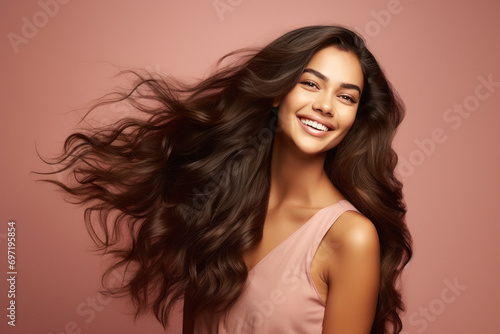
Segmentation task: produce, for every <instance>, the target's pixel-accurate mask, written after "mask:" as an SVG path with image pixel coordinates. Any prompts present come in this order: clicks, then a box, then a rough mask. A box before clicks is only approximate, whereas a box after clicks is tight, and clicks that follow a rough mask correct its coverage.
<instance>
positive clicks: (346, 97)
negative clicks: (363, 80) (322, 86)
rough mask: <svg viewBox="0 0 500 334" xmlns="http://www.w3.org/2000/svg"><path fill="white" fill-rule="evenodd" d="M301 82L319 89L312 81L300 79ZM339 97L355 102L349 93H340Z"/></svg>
mask: <svg viewBox="0 0 500 334" xmlns="http://www.w3.org/2000/svg"><path fill="white" fill-rule="evenodd" d="M301 84H303V85H306V86H308V87H311V88H318V89H319V87H318V85H316V83H315V82H313V81H302V82H301ZM340 97H342V98H343V99H344V100H348V101H350V102H351V103H356V102H357V101H356V100H355V99H353V98H352V97H350V96H349V95H340Z"/></svg>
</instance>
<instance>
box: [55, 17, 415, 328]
mask: <svg viewBox="0 0 500 334" xmlns="http://www.w3.org/2000/svg"><path fill="white" fill-rule="evenodd" d="M237 55H241V57H239V58H237V60H235V61H234V62H232V63H231V64H230V65H227V66H226V67H223V68H220V69H219V70H217V71H216V72H215V73H213V74H212V75H210V76H209V77H208V78H207V79H205V80H202V81H200V82H199V83H197V84H195V85H184V84H181V83H179V81H176V80H173V79H171V78H167V77H163V76H160V75H158V74H148V75H146V76H144V75H140V74H139V73H132V74H133V75H135V79H134V80H135V82H134V86H133V88H132V89H131V90H130V91H125V92H119V93H118V95H117V96H115V97H114V98H111V99H103V100H102V101H100V102H98V103H97V104H96V107H97V106H99V107H102V106H106V105H108V106H109V105H111V104H112V103H114V102H119V101H123V100H126V101H128V102H129V103H130V105H132V106H134V107H135V108H136V109H137V110H138V111H140V112H142V113H144V115H145V116H147V117H138V118H126V119H123V120H121V121H120V122H119V123H118V124H116V125H112V126H109V127H107V128H104V129H89V130H88V131H87V132H85V133H75V134H73V135H71V136H70V137H69V138H68V139H67V140H66V143H65V152H64V154H63V155H62V156H61V157H60V159H57V161H56V163H61V164H63V166H64V167H63V169H62V171H64V170H70V171H72V172H73V174H72V175H73V176H74V180H73V181H72V182H71V181H69V182H68V183H66V184H63V183H61V182H58V181H50V182H52V183H55V184H57V185H58V186H60V187H62V188H63V189H64V190H66V191H67V192H68V193H70V194H71V195H72V196H74V198H75V199H76V201H77V202H80V203H85V204H86V205H87V209H86V216H85V218H86V223H87V226H88V230H89V232H90V233H91V235H92V237H93V238H94V240H95V242H96V243H97V245H98V246H99V247H100V249H102V250H104V251H106V252H111V254H114V255H115V256H116V262H115V263H114V265H112V266H111V267H110V268H109V269H108V271H107V272H106V274H105V275H104V279H106V278H109V275H110V273H112V272H116V271H115V269H117V268H123V269H124V270H125V275H126V276H127V279H126V280H124V281H123V284H122V285H121V286H119V287H118V288H117V287H110V288H109V290H108V291H109V294H111V295H122V294H128V295H130V297H131V298H132V300H133V301H134V303H135V305H136V306H137V314H140V313H142V312H150V311H152V312H154V313H155V315H156V316H157V318H158V320H159V321H161V322H162V323H163V324H164V325H166V324H167V323H168V320H169V316H170V314H171V311H172V308H173V306H174V305H175V304H176V302H177V301H180V300H182V301H184V329H183V331H184V333H186V334H187V333H231V334H233V333H273V334H274V333H318V334H319V333H336V334H339V333H349V334H356V333H397V332H399V331H400V330H401V327H402V325H401V319H400V316H399V312H400V311H401V310H403V309H404V307H403V303H402V299H401V295H400V292H399V290H398V289H397V280H398V278H399V276H400V274H401V271H402V270H403V268H404V266H405V265H406V264H407V263H408V261H409V259H410V258H411V255H412V249H411V237H410V234H409V232H408V229H407V227H406V224H405V220H404V217H405V213H406V209H405V205H404V201H403V198H402V185H401V183H400V182H399V181H398V180H397V179H396V178H395V176H394V168H395V166H396V162H397V156H396V154H395V153H394V151H393V150H392V149H391V143H392V139H393V136H394V132H395V130H396V128H397V126H398V125H399V123H400V122H401V120H402V117H403V108H402V104H401V103H400V102H399V100H398V98H397V96H396V95H395V93H394V92H393V90H392V88H391V86H390V84H389V83H388V81H387V80H386V78H385V76H384V74H383V72H382V71H381V69H380V67H379V65H378V64H377V62H376V60H375V58H374V57H373V55H372V54H371V53H370V52H369V51H368V50H367V48H366V47H365V44H364V43H363V40H362V39H361V38H360V37H359V36H358V35H356V34H355V33H354V32H352V31H350V30H348V29H346V28H343V27H338V26H312V27H305V28H300V29H297V30H294V31H291V32H289V33H287V34H285V35H283V36H281V37H279V38H278V39H276V40H275V41H273V42H271V43H270V44H269V45H267V46H265V47H263V48H262V49H258V50H245V51H244V52H241V53H239V52H236V53H232V54H230V55H228V56H226V57H224V58H223V59H226V60H227V59H232V57H236V56H237ZM263 133H266V134H269V136H261V134H263ZM256 138H257V139H256ZM214 180H216V182H214ZM200 189H202V190H200ZM200 198H202V203H200Z"/></svg>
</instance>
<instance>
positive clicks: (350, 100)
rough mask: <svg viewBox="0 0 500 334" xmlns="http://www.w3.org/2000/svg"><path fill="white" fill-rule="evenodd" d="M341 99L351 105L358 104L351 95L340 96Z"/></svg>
mask: <svg viewBox="0 0 500 334" xmlns="http://www.w3.org/2000/svg"><path fill="white" fill-rule="evenodd" d="M340 98H341V99H343V100H346V101H348V102H350V103H356V102H357V101H356V100H355V99H353V98H352V97H351V96H349V95H340Z"/></svg>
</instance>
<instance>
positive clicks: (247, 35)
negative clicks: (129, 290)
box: [0, 0, 500, 334]
mask: <svg viewBox="0 0 500 334" xmlns="http://www.w3.org/2000/svg"><path fill="white" fill-rule="evenodd" d="M58 3H60V4H59V5H57V6H55V5H54V4H58ZM44 4H47V5H44ZM48 4H51V5H48ZM216 4H219V5H220V4H223V5H224V4H225V6H226V7H225V9H226V11H224V12H219V13H218V12H217V10H216V9H215V5H216ZM44 7H45V9H43V8H44ZM45 12H48V14H47V13H45ZM44 13H45V14H44ZM499 13H500V5H499V4H498V2H497V1H494V0H490V1H456V0H441V1H430V0H413V1H412V0H400V1H396V0H376V1H373V0H372V1H368V0H353V1H332V0H311V1H302V0H301V1H296V0H293V1H291V0H286V1H285V0H279V1H278V0H276V1H265V0H218V1H213V0H198V1H194V0H188V1H186V0H184V1H169V0H162V1H153V0H149V1H131V0H127V1H124V0H120V1H118V0H107V1H98V0H86V1H77V0H73V1H68V0H64V1H63V0H60V1H59V2H55V0H41V2H38V1H35V0H29V1H22V2H21V1H15V0H8V1H6V0H3V1H2V2H0V15H1V20H0V35H1V36H2V41H1V43H0V47H1V51H0V52H1V62H0V67H1V80H2V83H1V85H2V87H1V90H0V99H1V101H2V104H3V107H2V111H1V114H0V115H1V118H0V152H1V155H0V157H1V169H2V173H1V176H0V189H1V190H0V192H1V193H0V196H1V200H0V248H1V252H0V254H3V255H2V258H1V259H0V263H1V268H2V272H3V274H2V277H3V276H4V274H5V273H6V272H7V265H6V261H7V259H6V248H7V243H6V233H7V222H8V221H9V220H16V222H17V245H16V247H17V261H18V264H17V270H18V276H17V296H16V305H17V318H16V324H17V326H16V327H15V328H12V327H10V326H7V324H6V322H7V319H6V316H5V313H6V305H7V283H6V281H5V280H3V283H1V284H0V291H1V297H0V300H1V308H0V309H2V310H3V311H2V312H1V317H0V319H1V320H0V323H1V324H0V331H1V332H2V333H43V334H49V333H52V334H56V333H57V334H59V333H107V332H112V333H124V334H127V333H161V332H162V328H161V327H160V326H159V324H158V323H156V322H155V321H154V320H152V319H150V318H141V319H139V320H138V321H137V322H135V323H134V322H133V318H132V317H131V316H130V315H129V313H130V309H129V308H128V307H127V305H126V304H125V303H123V302H121V301H116V300H115V301H112V302H110V301H108V300H105V299H99V298H97V291H98V289H99V278H100V271H101V269H102V266H103V263H102V261H101V259H100V257H98V256H95V255H93V254H91V253H90V252H89V250H90V249H91V247H92V244H91V242H90V240H89V238H88V236H87V234H86V232H85V229H84V226H83V217H82V208H78V207H74V206H72V205H69V204H67V203H65V202H64V200H63V197H62V196H61V194H59V193H58V192H56V191H55V190H54V188H52V187H50V186H48V185H45V184H41V183H35V179H36V176H35V175H33V174H31V173H30V171H33V170H50V168H49V169H47V167H46V166H45V165H44V164H42V163H41V162H40V160H39V159H38V157H37V155H36V151H35V147H37V148H38V150H39V151H40V152H42V153H44V154H46V155H50V154H55V153H57V152H59V151H58V150H59V148H60V145H61V142H62V140H63V139H64V138H65V136H66V135H67V134H69V133H70V132H71V131H72V130H73V129H74V126H75V125H76V122H77V120H78V117H79V116H78V114H77V113H74V112H69V111H71V110H74V109H76V108H82V107H85V106H87V105H88V103H89V101H91V100H92V99H95V98H97V97H99V96H101V95H103V94H104V93H106V92H109V91H110V90H111V89H112V88H113V87H114V85H115V82H114V81H112V75H114V74H115V73H116V67H114V65H117V66H120V67H133V68H148V69H150V70H156V71H160V72H163V73H169V74H172V75H176V76H180V77H183V78H188V79H190V78H196V77H202V76H203V75H205V74H206V73H207V70H208V69H209V67H210V66H211V65H212V64H213V63H214V62H215V61H216V60H217V59H218V58H219V57H220V56H222V55H224V54H225V53H227V52H229V51H232V50H234V49H237V48H240V47H245V46H249V45H263V44H265V43H267V42H268V41H270V40H271V39H273V38H274V37H277V36H278V35H280V34H282V33H284V32H285V31H288V30H290V29H292V28H296V27H299V26H304V25H312V24H335V23H338V24H343V25H347V26H350V27H356V28H357V30H358V31H359V32H361V33H362V34H363V35H364V36H365V37H366V38H367V39H369V46H370V48H371V49H372V51H373V53H374V54H375V55H376V56H377V58H378V59H379V61H380V63H381V64H382V66H383V67H384V69H385V70H386V73H387V75H388V77H389V79H390V80H391V81H392V82H393V84H394V85H395V87H396V88H397V89H398V91H399V93H400V94H401V96H402V97H403V99H404V101H405V103H406V106H407V116H406V118H405V120H404V123H403V125H402V126H401V128H400V130H399V132H398V134H397V137H396V142H395V147H396V150H397V152H398V154H399V156H400V159H401V161H402V164H400V166H399V168H398V171H399V173H400V175H401V176H402V177H403V178H404V184H405V195H406V200H407V204H408V224H409V227H410V229H411V231H412V233H413V236H414V239H415V256H414V258H413V260H412V262H411V264H410V266H409V268H408V270H407V272H406V274H405V276H404V283H405V296H406V301H407V309H408V312H407V313H406V314H405V315H404V316H403V319H404V323H405V327H404V333H428V334H431V333H485V334H486V333H491V334H492V333H498V328H499V327H500V318H499V317H498V313H499V311H500V307H499V304H500V303H499V299H500V289H499V288H498V286H497V284H498V282H500V270H499V268H498V264H499V260H498V258H499V254H500V246H499V243H498V239H499V236H500V233H499V232H500V224H499V222H500V211H499V210H498V207H499V200H500V175H499V172H498V164H499V163H500V154H499V152H500V150H499V149H498V148H497V145H498V144H499V143H500V141H499V138H500V135H499V131H498V126H499V124H500V110H499V102H500V84H499V83H500V65H499V64H498V59H500V43H499V42H500V40H499V37H498V36H499V35H500V20H499V18H498V14H499ZM31 24H35V25H34V26H32V27H31V28H32V29H31V30H30V29H29V25H31ZM33 28H34V29H33ZM9 34H10V35H9ZM9 36H10V37H9ZM13 41H14V42H13ZM15 41H17V44H16V42H15ZM488 79H490V81H493V82H496V83H497V84H493V85H492V84H490V85H485V84H484V83H483V82H484V81H488ZM454 105H455V110H457V108H460V106H463V110H464V111H463V112H462V115H461V114H459V113H456V111H454V110H453V107H454ZM128 112H129V111H128V110H127V109H126V108H118V109H116V110H113V111H112V112H111V114H112V115H111V116H109V114H108V115H104V114H102V115H100V116H97V118H96V121H97V122H101V123H106V122H109V120H108V119H107V118H108V117H122V116H126V115H127V114H128ZM450 286H452V287H453V286H454V287H453V288H450ZM174 327H175V328H172V330H171V331H169V332H171V333H179V330H178V326H177V327H176V326H174ZM176 328H177V329H176Z"/></svg>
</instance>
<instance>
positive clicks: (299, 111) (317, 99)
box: [274, 46, 363, 154]
mask: <svg viewBox="0 0 500 334" xmlns="http://www.w3.org/2000/svg"><path fill="white" fill-rule="evenodd" d="M362 91H363V73H362V71H361V65H360V63H359V60H358V58H357V57H356V55H354V54H353V53H351V52H346V51H342V50H340V49H338V48H336V47H334V46H330V47H327V48H325V49H322V50H320V51H318V52H317V53H316V54H315V55H314V56H313V57H312V59H311V61H310V62H309V63H308V64H307V66H306V69H305V70H304V72H303V73H302V75H301V77H300V80H299V82H298V83H297V84H296V85H295V87H294V88H293V89H292V90H291V91H290V92H289V93H288V94H287V95H286V96H284V97H283V98H281V99H276V101H275V103H274V106H279V121H278V122H279V125H280V129H281V131H278V132H277V133H276V136H280V137H283V138H282V139H284V140H287V141H291V142H292V143H293V144H294V145H295V146H296V147H298V148H299V149H300V150H301V151H303V152H304V153H307V154H318V153H324V152H327V151H328V150H330V149H332V148H333V147H335V146H336V145H338V144H339V143H340V141H341V140H342V139H343V138H344V137H345V135H346V134H347V131H349V129H350V128H351V126H352V124H353V123H354V119H355V117H356V111H357V109H358V105H359V100H360V98H361V92H362Z"/></svg>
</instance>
